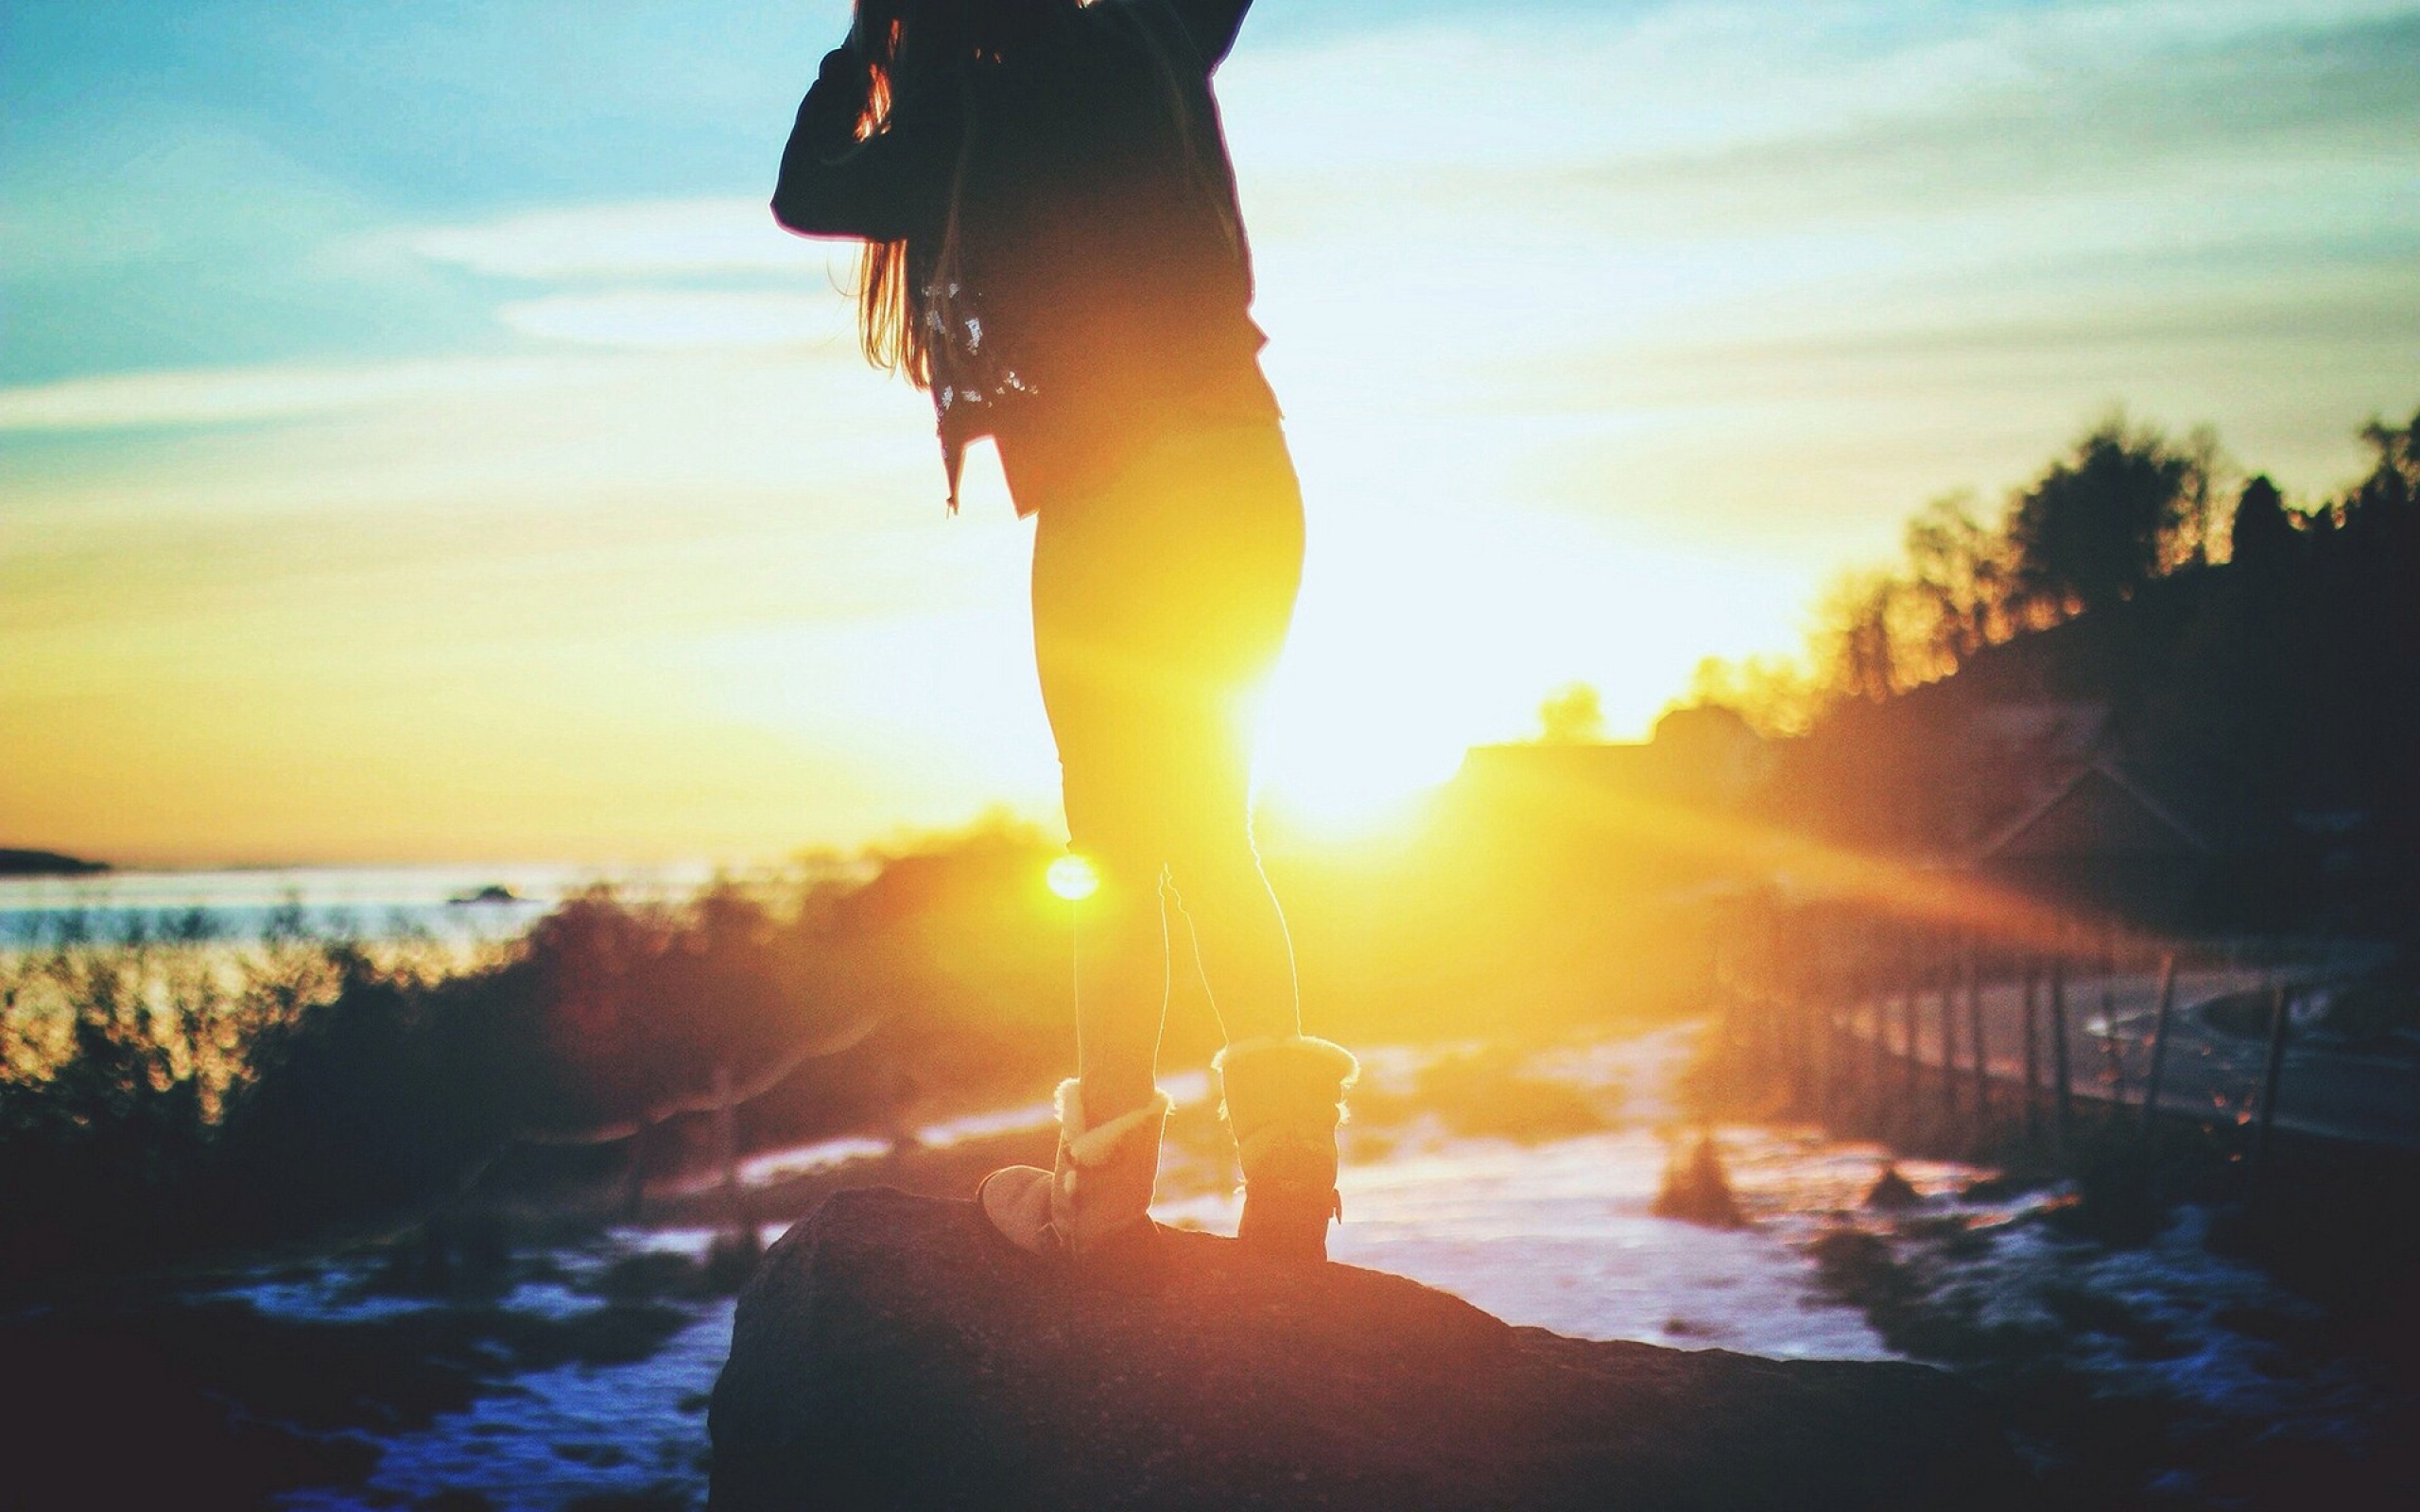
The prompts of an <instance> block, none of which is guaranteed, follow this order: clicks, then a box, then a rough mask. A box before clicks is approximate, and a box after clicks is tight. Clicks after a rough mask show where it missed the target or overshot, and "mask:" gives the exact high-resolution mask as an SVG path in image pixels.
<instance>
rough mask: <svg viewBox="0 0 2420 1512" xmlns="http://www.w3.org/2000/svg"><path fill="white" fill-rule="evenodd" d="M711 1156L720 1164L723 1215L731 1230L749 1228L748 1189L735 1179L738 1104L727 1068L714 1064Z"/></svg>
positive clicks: (736, 1231)
mask: <svg viewBox="0 0 2420 1512" xmlns="http://www.w3.org/2000/svg"><path fill="white" fill-rule="evenodd" d="M715 1159H716V1160H717V1163H719V1164H720V1165H721V1166H722V1198H723V1211H724V1217H725V1220H726V1221H727V1222H729V1223H730V1225H731V1229H732V1232H734V1233H739V1232H742V1231H745V1230H749V1229H752V1225H751V1224H750V1223H749V1217H748V1189H747V1187H746V1186H745V1185H744V1184H742V1183H741V1181H740V1179H739V1105H738V1103H737V1101H736V1100H735V1098H734V1097H733V1096H732V1090H731V1068H730V1067H729V1066H717V1067H716V1068H715Z"/></svg>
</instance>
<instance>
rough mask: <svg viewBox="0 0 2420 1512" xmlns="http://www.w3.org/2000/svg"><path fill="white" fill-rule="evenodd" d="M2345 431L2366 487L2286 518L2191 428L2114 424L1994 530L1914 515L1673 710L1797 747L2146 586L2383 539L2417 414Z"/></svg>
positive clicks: (1960, 505)
mask: <svg viewBox="0 0 2420 1512" xmlns="http://www.w3.org/2000/svg"><path fill="white" fill-rule="evenodd" d="M2358 434H2359V437H2360V438H2361V440H2362V442H2363V443H2364V444H2365V445H2366V446H2367V447H2368V448H2369V450H2370V453H2371V458H2370V469H2369V472H2367V473H2366V474H2365V475H2364V476H2363V477H2362V478H2361V480H2360V481H2359V483H2357V484H2355V485H2354V486H2353V487H2352V488H2350V489H2349V490H2345V491H2343V492H2342V493H2341V494H2338V495H2337V496H2335V497H2333V498H2329V499H2325V500H2322V501H2319V502H2317V503H2315V504H2313V505H2311V506H2309V507H2302V508H2295V507H2290V506H2289V505H2288V503H2287V501H2286V500H2285V498H2284V496H2283V495H2282V494H2281V493H2280V491H2279V490H2278V489H2277V487H2276V486H2275V484H2273V482H2271V481H2270V479H2269V478H2268V477H2267V476H2266V475H2265V474H2254V475H2252V476H2250V477H2248V478H2245V479H2243V481H2242V482H2241V483H2240V484H2238V485H2236V486H2235V487H2233V488H2232V489H2230V488H2229V487H2228V484H2229V483H2230V481H2231V478H2230V472H2231V470H2230V469H2229V467H2228V466H2227V464H2226V462H2225V460H2224V458H2223V455H2222V453H2221V450H2220V448H2219V444H2218V439H2217V438H2216V436H2215V435H2214V434H2213V433H2212V432H2210V431H2209V430H2208V429H2207V428H2201V429H2196V430H2194V431H2192V432H2191V433H2189V434H2188V435H2187V436H2185V437H2184V438H2172V437H2170V436H2169V435H2168V434H2167V433H2166V432H2164V431H2162V430H2161V429H2160V428H2159V427H2157V426H2155V425H2151V424H2145V423H2138V422H2135V421H2130V420H2128V419H2127V418H2126V417H2125V416H2124V415H2123V414H2122V413H2120V414H2113V415H2111V416H2109V417H2107V418H2105V419H2103V420H2101V421H2098V422H2096V423H2094V424H2093V425H2091V426H2089V427H2088V428H2087V429H2086V430H2085V432H2084V434H2083V436H2082V437H2080V438H2078V439H2077V440H2076V441H2075V442H2074V443H2073V444H2072V445H2071V446H2070V447H2069V448H2068V450H2067V451H2066V454H2065V455H2061V456H2059V457H2056V458H2054V459H2053V460H2052V461H2051V462H2050V463H2049V464H2048V466H2047V467H2046V468H2045V469H2044V470H2043V471H2042V472H2041V473H2040V474H2039V475H2037V476H2036V477H2035V478H2034V479H2033V480H2032V481H2031V482H2030V483H2028V484H2027V485H2025V486H2024V487H2023V488H2020V489H2018V490H2014V492H2012V493H2011V494H2010V495H2009V497H2008V498H2007V499H2006V501H2005V502H2004V503H2003V504H2002V506H2001V507H2000V508H1999V510H1998V512H1997V515H1996V516H1992V517H1989V518H1987V517H1986V516H1984V515H1983V514H1981V513H1979V510H1978V505H1977V501H1976V499H1975V497H1974V496H1973V495H1972V494H1971V493H1967V492H1960V493H1952V494H1948V495H1945V496H1944V497H1942V498H1939V499H1936V500H1934V501H1932V502H1931V503H1930V504H1927V506H1925V507H1924V508H1922V509H1921V510H1919V511H1917V513H1916V514H1915V515H1913V516H1912V517H1910V519H1909V520H1908V522H1907V524H1906V525H1905V527H1904V530H1903V533H1902V536H1901V552H1900V559H1899V560H1898V561H1897V562H1895V563H1892V564H1888V565H1879V566H1866V567H1860V568H1855V569H1852V570H1849V571H1847V572H1844V573H1842V574H1841V575H1840V576H1838V577H1836V578H1835V579H1834V580H1833V581H1832V582H1831V584H1830V585H1829V586H1828V587H1827V588H1826V589H1825V590H1824V593H1823V594H1822V596H1821V597H1820V599H1819V600H1818V602H1817V604H1816V605H1815V609H1814V615H1813V624H1812V626H1811V627H1810V628H1809V631H1808V634H1807V639H1806V645H1805V647H1804V648H1803V649H1802V651H1801V652H1800V653H1799V654H1797V655H1796V656H1780V657H1749V658H1746V659H1743V660H1740V661H1737V662H1733V661H1726V660H1724V659H1720V658H1709V659H1707V660H1706V661H1705V662H1702V663H1700V665H1699V667H1698V669H1697V672H1696V675H1695V676H1694V678H1693V679H1692V681H1691V687H1690V691H1689V701H1691V702H1696V703H1715V704H1721V705H1724V706H1726V707H1729V708H1733V709H1736V710H1737V711H1738V712H1739V713H1742V714H1743V715H1745V716H1746V717H1747V718H1748V719H1749V720H1750V721H1751V722H1752V723H1754V724H1755V725H1756V726H1758V727H1759V728H1760V729H1761V730H1764V731H1765V732H1766V733H1768V734H1799V733H1804V732H1805V731H1806V730H1808V729H1809V728H1811V727H1812V726H1813V725H1814V724H1816V723H1817V722H1818V721H1820V720H1821V719H1822V718H1823V717H1824V714H1825V713H1826V712H1827V711H1829V710H1831V709H1834V708H1837V707H1838V706H1840V705H1841V704H1844V703H1853V702H1868V703H1871V702H1879V701H1882V700H1886V699H1889V698H1891V697H1893V696H1896V695H1899V694H1902V693H1905V692H1907V691H1909V690H1910V689H1912V688H1916V687H1921V686H1923V685H1924V684H1926V683H1929V682H1934V681H1937V680H1939V679H1943V678H1945V677H1948V676H1950V675H1952V674H1954V673H1956V672H1957V671H1958V670H1959V669H1960V668H1961V667H1962V666H1964V665H1965V664H1967V663H1968V662H1971V661H1972V660H1973V659H1974V658H1975V657H1976V655H1977V654H1979V652H1982V651H1984V650H1986V649H1988V648H1990V647H1992V646H1996V645H2000V644H2006V643H2008V642H2010V641H2013V640H2014V639H2016V638H2017V637H2019V636H2021V635H2024V634H2027V633H2029V632H2031V631H2035V630H2042V629H2048V628H2049V627H2053V626H2056V625H2060V624H2063V623H2065V622H2066V621H2068V620H2072V619H2075V618H2078V617H2079V616H2082V615H2084V614H2088V613H2091V612H2093V611H2094V610H2101V609H2106V608H2109V607H2111V606H2114V605H2117V604H2120V603H2124V602H2127V601H2129V600H2131V599H2133V598H2135V597H2136V596H2137V595H2138V594H2139V593H2141V592H2142V591H2143V590H2144V589H2145V588H2146V587H2148V586H2149V585H2150V584H2152V583H2153V582H2156V581H2158V580H2160V579H2162V578H2166V577H2169V576H2175V575H2177V574H2180V573H2187V572H2192V571H2195V570H2198V569H2202V568H2204V567H2208V566H2213V565H2217V564H2221V563H2224V562H2227V561H2229V560H2231V559H2234V558H2238V557H2242V556H2244V555H2247V554H2251V555H2255V556H2257V555H2261V554H2263V553H2266V554H2268V555H2270V556H2272V557H2275V556H2279V555H2282V554H2288V553H2290V552H2291V551H2293V550H2294V549H2295V542H2296V541H2298V540H2308V541H2314V542H2323V543H2324V542H2328V541H2330V540H2331V538H2338V539H2341V541H2342V543H2344V544H2346V545H2348V546H2349V547H2353V548H2355V549H2358V546H2359V542H2360V541H2363V540H2365V539H2369V538H2379V539H2384V538H2389V537H2393V538H2395V539H2398V540H2399V539H2400V538H2401V535H2402V534H2403V533H2406V532H2408V531H2409V530H2410V528H2411V518H2412V516H2413V515H2414V513H2415V511H2420V411H2416V412H2415V413H2414V414H2413V416H2412V418H2411V420H2410V421H2406V422H2405V423H2403V424H2401V425H2395V424H2391V423H2388V422H2386V421H2381V420H2377V419H2373V420H2371V421H2369V422H2368V423H2366V424H2364V425H2363V426H2361V427H2360V428H2359V433H2358ZM2235 475H2237V476H2240V474H2235ZM2230 495H2231V497H2230ZM2323 549H2324V548H2323Z"/></svg>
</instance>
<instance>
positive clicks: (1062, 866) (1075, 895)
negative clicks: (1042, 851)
mask: <svg viewBox="0 0 2420 1512" xmlns="http://www.w3.org/2000/svg"><path fill="white" fill-rule="evenodd" d="M1043 880H1044V881H1045V882H1046V883H1048V884H1049V885H1050V890H1051V891H1052V892H1055V893H1057V894H1058V895H1059V896H1060V897H1062V898H1064V899H1066V900H1067V901H1068V902H1071V903H1080V902H1083V901H1084V900H1085V899H1087V898H1089V897H1091V896H1092V895H1093V894H1094V893H1096V892H1098V891H1099V890H1100V873H1099V872H1097V871H1095V870H1094V869H1093V864H1092V863H1091V862H1089V861H1087V860H1085V859H1084V858H1083V857H1081V856H1061V857H1060V858H1059V859H1058V860H1056V861H1053V862H1052V863H1050V869H1049V870H1048V871H1046V872H1045V873H1043Z"/></svg>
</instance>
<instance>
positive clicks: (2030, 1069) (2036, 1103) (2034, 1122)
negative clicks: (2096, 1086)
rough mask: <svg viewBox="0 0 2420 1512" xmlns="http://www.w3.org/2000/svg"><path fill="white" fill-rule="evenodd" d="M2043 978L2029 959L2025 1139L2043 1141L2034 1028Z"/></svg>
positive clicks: (2037, 1036)
mask: <svg viewBox="0 0 2420 1512" xmlns="http://www.w3.org/2000/svg"><path fill="white" fill-rule="evenodd" d="M2041 975H2042V969H2041V963H2040V962H2039V961H2037V960H2035V959H2034V958H2033V957H2032V956H2031V955H2029V956H2027V957H2026V958H2025V1014H2024V1018H2025V1137H2026V1138H2027V1139H2028V1140H2037V1139H2040V1138H2041V1137H2042V1049H2041V1035H2040V1033H2039V1032H2038V1030H2037V1029H2036V1027H2035V1024H2034V1017H2035V1007H2036V1004H2035V1001H2034V999H2035V996H2036V992H2037V989H2038V987H2039V983H2040V979H2041Z"/></svg>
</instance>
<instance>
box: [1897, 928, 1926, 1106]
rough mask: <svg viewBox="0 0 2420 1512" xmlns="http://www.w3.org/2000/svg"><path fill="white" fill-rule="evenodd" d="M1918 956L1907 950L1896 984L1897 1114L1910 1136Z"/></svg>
mask: <svg viewBox="0 0 2420 1512" xmlns="http://www.w3.org/2000/svg"><path fill="white" fill-rule="evenodd" d="M1919 959H1920V957H1919V956H1917V955H1915V954H1913V953H1910V955H1909V957H1908V963H1907V972H1908V974H1907V977H1906V979H1905V980H1904V981H1903V982H1902V983H1901V984H1900V988H1899V1057H1900V1058H1899V1116H1900V1118H1901V1119H1903V1120H1904V1121H1905V1123H1906V1125H1907V1132H1908V1133H1909V1134H1910V1136H1912V1135H1914V1134H1915V1132H1916V1127H1917V1125H1918V1123H1919V1121H1920V1112H1919V1108H1918V1105H1917V1102H1916V1069H1917V1068H1916V1028H1917V1025H1916V995H1917V991H1918V988H1919V984H1921V983H1922V982H1923V980H1924V971H1923V968H1921V967H1920V966H1918V965H1917V964H1916V963H1917V961H1918V960H1919Z"/></svg>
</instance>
